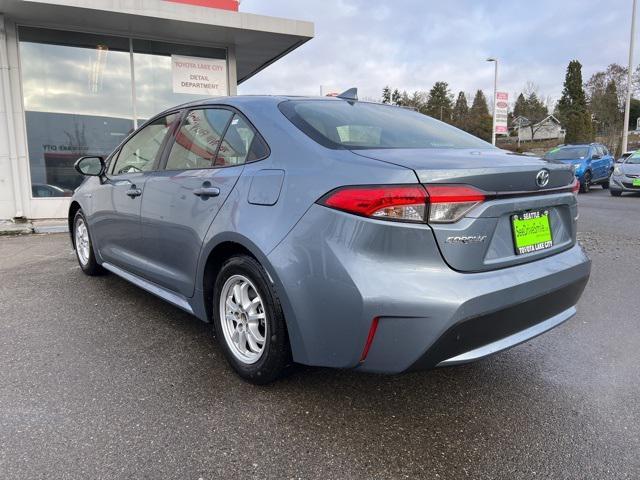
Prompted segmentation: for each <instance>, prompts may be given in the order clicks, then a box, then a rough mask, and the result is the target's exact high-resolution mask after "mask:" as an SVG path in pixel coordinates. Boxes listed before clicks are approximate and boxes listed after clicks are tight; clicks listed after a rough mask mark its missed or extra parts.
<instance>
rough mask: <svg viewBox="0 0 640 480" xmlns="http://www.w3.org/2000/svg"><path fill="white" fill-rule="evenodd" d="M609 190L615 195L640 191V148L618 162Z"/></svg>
mask: <svg viewBox="0 0 640 480" xmlns="http://www.w3.org/2000/svg"><path fill="white" fill-rule="evenodd" d="M609 191H610V192H611V195H612V196H614V197H619V196H620V195H622V193H623V192H636V193H638V192H640V150H638V151H636V152H634V153H633V154H632V155H631V156H629V157H627V158H625V159H624V161H623V162H622V163H618V164H616V167H615V168H614V170H613V175H611V182H610V184H609Z"/></svg>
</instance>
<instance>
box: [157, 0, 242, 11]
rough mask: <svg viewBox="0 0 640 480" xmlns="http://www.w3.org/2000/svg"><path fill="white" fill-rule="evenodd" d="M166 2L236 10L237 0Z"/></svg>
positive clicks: (175, 0)
mask: <svg viewBox="0 0 640 480" xmlns="http://www.w3.org/2000/svg"><path fill="white" fill-rule="evenodd" d="M165 1H166V2H174V3H186V4H188V5H197V6H199V7H208V8H220V9H222V10H233V11H234V12H237V11H238V3H240V2H238V0H165Z"/></svg>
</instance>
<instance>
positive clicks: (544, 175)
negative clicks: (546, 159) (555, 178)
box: [536, 169, 549, 187]
mask: <svg viewBox="0 0 640 480" xmlns="http://www.w3.org/2000/svg"><path fill="white" fill-rule="evenodd" d="M536 184H537V185H538V186H539V187H546V186H547V185H548V184H549V170H544V169H543V170H540V171H539V172H538V174H537V175H536Z"/></svg>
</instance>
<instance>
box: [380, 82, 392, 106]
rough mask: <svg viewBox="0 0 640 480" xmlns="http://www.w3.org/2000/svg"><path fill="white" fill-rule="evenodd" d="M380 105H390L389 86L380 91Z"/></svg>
mask: <svg viewBox="0 0 640 480" xmlns="http://www.w3.org/2000/svg"><path fill="white" fill-rule="evenodd" d="M382 103H391V89H390V88H389V85H387V86H386V87H384V88H383V89H382Z"/></svg>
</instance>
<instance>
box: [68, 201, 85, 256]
mask: <svg viewBox="0 0 640 480" xmlns="http://www.w3.org/2000/svg"><path fill="white" fill-rule="evenodd" d="M81 208H82V207H81V206H80V204H79V203H78V202H77V201H76V200H74V201H73V202H71V205H70V206H69V216H68V218H67V222H68V225H69V235H71V244H72V245H73V247H74V248H75V246H76V243H75V239H74V237H73V222H74V220H75V218H76V213H78V210H80V209H81Z"/></svg>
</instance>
